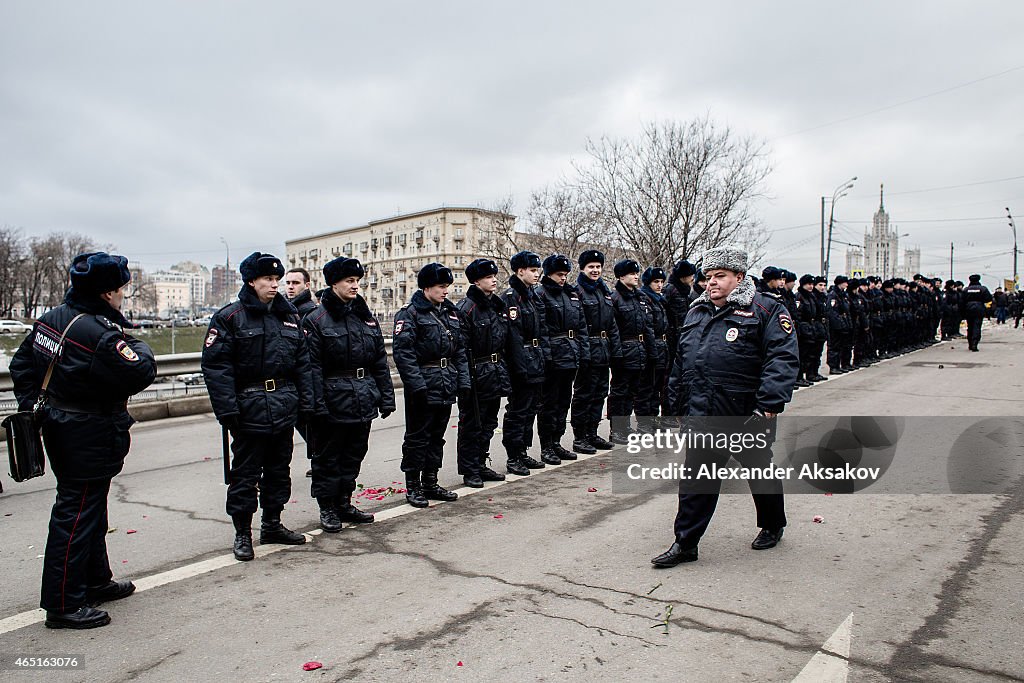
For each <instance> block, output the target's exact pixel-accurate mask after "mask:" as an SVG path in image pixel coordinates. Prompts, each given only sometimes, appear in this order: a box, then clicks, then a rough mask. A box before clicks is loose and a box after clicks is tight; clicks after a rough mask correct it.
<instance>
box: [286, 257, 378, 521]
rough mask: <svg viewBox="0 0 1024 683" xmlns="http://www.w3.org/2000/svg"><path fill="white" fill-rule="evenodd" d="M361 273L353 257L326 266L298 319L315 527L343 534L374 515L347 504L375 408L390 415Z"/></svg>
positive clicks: (375, 337)
mask: <svg viewBox="0 0 1024 683" xmlns="http://www.w3.org/2000/svg"><path fill="white" fill-rule="evenodd" d="M364 274H365V271H364V270H363V265H362V264H361V263H360V262H359V261H358V260H356V259H353V258H345V257H344V256H341V257H338V258H336V259H334V260H333V261H329V262H328V263H327V264H325V265H324V282H326V283H327V288H326V289H324V290H323V291H322V292H320V293H319V298H320V305H319V306H317V307H316V308H315V309H313V311H312V312H311V313H310V314H309V315H307V316H306V317H305V318H304V319H303V321H302V328H303V331H304V332H305V336H306V345H307V346H308V347H309V362H310V372H311V380H312V385H313V411H314V416H313V421H312V422H310V423H309V425H308V426H307V429H308V431H307V436H308V437H310V438H309V443H310V449H311V450H312V451H313V458H312V465H313V483H312V486H311V492H312V495H313V497H314V498H315V499H316V501H317V503H318V504H319V506H320V528H321V529H323V530H324V531H326V532H328V533H335V532H338V531H341V525H342V523H343V522H352V523H356V524H365V523H369V522H372V521H373V515H372V514H370V513H367V512H363V511H361V510H359V509H358V508H356V507H355V506H354V505H353V504H352V493H353V492H354V491H355V488H356V478H357V477H358V476H359V468H360V465H361V464H362V462H363V458H364V457H365V456H366V451H367V448H368V441H369V437H370V424H371V423H372V421H373V419H374V418H375V417H377V415H378V413H379V414H380V416H381V417H382V418H384V419H387V417H388V416H389V415H391V413H393V412H395V389H394V386H393V385H392V384H391V370H390V369H389V367H388V356H387V351H386V350H385V348H384V335H383V334H382V333H381V329H380V325H379V324H378V323H377V319H376V318H374V317H373V314H372V313H370V309H369V308H368V307H367V305H366V300H365V299H363V297H362V296H360V294H359V281H360V280H361V279H362V277H363V275H364Z"/></svg>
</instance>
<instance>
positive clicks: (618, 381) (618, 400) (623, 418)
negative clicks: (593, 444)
mask: <svg viewBox="0 0 1024 683" xmlns="http://www.w3.org/2000/svg"><path fill="white" fill-rule="evenodd" d="M642 374H643V370H627V369H626V368H623V367H615V368H612V384H611V392H610V393H609V394H608V419H609V420H610V421H611V423H612V431H613V432H618V433H620V434H624V433H626V432H627V431H628V430H629V418H630V416H631V415H632V414H633V409H634V407H635V403H636V398H637V395H638V393H639V392H640V376H641V375H642Z"/></svg>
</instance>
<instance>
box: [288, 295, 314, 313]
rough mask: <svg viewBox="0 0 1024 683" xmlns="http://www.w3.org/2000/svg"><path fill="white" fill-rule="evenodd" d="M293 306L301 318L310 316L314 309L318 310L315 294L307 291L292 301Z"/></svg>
mask: <svg viewBox="0 0 1024 683" xmlns="http://www.w3.org/2000/svg"><path fill="white" fill-rule="evenodd" d="M291 304H292V306H294V307H295V310H297V311H298V312H299V318H305V317H306V316H307V315H309V314H310V313H311V312H312V311H313V309H314V308H316V302H315V301H313V294H312V293H311V292H310V291H309V290H308V289H307V290H304V291H302V292H301V293H300V294H299V295H298V296H297V297H295V298H294V299H292V300H291Z"/></svg>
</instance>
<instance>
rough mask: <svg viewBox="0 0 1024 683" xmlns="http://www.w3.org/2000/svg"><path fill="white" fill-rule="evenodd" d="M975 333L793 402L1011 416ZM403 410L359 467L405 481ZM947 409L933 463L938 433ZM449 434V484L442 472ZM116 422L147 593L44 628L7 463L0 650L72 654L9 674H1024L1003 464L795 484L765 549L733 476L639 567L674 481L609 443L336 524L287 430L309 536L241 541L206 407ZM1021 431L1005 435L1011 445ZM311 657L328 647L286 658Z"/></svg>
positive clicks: (1023, 534)
mask: <svg viewBox="0 0 1024 683" xmlns="http://www.w3.org/2000/svg"><path fill="white" fill-rule="evenodd" d="M981 348H982V352H981V353H968V351H967V348H966V343H963V342H953V343H946V344H941V345H938V346H935V347H932V348H929V349H927V350H924V351H920V352H917V353H914V354H911V355H908V356H904V357H902V358H899V359H897V360H894V361H889V362H885V363H881V364H879V365H876V366H875V367H872V368H869V369H867V370H863V371H859V372H856V373H852V374H849V375H845V376H842V377H838V378H835V379H832V380H830V381H828V382H825V383H823V384H820V385H817V386H815V387H814V388H812V389H805V390H801V391H799V392H798V393H797V394H796V396H795V398H794V401H793V403H792V404H791V406H790V407H789V408H788V410H787V414H791V415H885V416H925V415H931V416H978V417H979V418H980V417H993V418H998V417H1000V416H1007V417H1016V418H1017V421H1018V422H1019V420H1020V416H1021V415H1022V414H1024V392H1022V391H1021V389H1022V387H1024V353H1022V351H1024V331H1022V330H1016V331H1015V330H1012V329H1005V328H1004V329H997V330H986V339H985V340H984V341H983V343H982V347H981ZM940 364H941V365H943V368H941V369H940V368H939V367H938V365H940ZM963 364H973V365H963ZM401 415H402V411H401V410H399V412H398V413H397V414H396V415H394V416H392V417H391V418H389V419H388V420H387V421H377V422H375V425H374V430H373V433H372V435H371V450H370V454H369V455H368V457H367V462H366V463H365V465H364V469H363V476H362V477H361V478H360V481H361V482H362V483H363V484H364V485H366V486H367V487H385V486H388V485H391V484H392V483H393V482H399V481H400V480H401V472H400V471H399V467H398V466H399V461H400V458H401V448H400V447H401V438H402V422H401V419H402V418H401ZM997 421H998V420H997ZM953 422H955V421H950V423H951V424H952V423H953ZM1008 422H1010V421H1008ZM454 423H455V421H454V419H453V421H452V424H454ZM938 424H939V425H940V426H939V427H937V429H936V434H935V441H936V444H937V445H936V458H937V459H939V458H941V457H943V452H942V451H943V447H942V441H943V439H945V438H952V436H955V434H953V433H952V432H950V434H948V435H947V434H946V433H945V432H944V430H943V429H942V428H941V424H942V423H941V421H939V422H938ZM449 433H450V438H449V440H448V441H449V443H448V446H447V447H446V467H445V470H444V472H442V483H445V484H448V485H456V484H458V483H460V478H459V477H457V476H456V474H455V470H454V460H455V453H454V445H455V443H454V441H455V439H454V437H455V430H454V429H452V430H450V432H449ZM499 440H500V435H498V436H496V439H495V447H494V448H492V452H493V453H496V454H499V453H501V449H500V446H498V445H497V444H498V441H499ZM133 441H134V443H133V448H132V453H131V455H130V456H129V458H128V460H127V463H126V466H125V470H124V472H123V473H122V474H121V475H120V476H118V477H117V478H116V479H115V480H114V485H113V487H112V490H111V499H110V524H111V526H112V529H111V531H110V533H109V535H108V537H107V539H108V547H109V554H110V559H111V564H112V565H113V567H114V572H115V575H117V576H119V577H131V578H134V579H135V580H136V582H137V584H139V587H140V590H139V592H138V593H137V594H136V595H134V596H132V597H130V598H128V599H126V600H124V601H121V602H118V603H112V604H109V605H108V606H107V607H108V609H109V611H110V613H111V616H112V617H113V623H112V624H111V625H110V626H107V627H105V628H101V629H95V630H91V631H82V632H69V631H51V630H48V629H45V628H44V627H43V626H42V623H41V617H40V613H39V611H38V610H36V609H35V608H36V607H37V604H38V583H39V572H40V566H41V557H40V555H41V553H42V548H43V545H44V543H45V535H46V520H47V518H48V511H49V506H50V505H51V504H52V500H53V493H52V487H53V480H52V479H51V478H50V477H49V476H47V477H44V478H40V479H36V480H32V481H30V482H25V483H22V484H15V483H13V482H11V481H10V480H9V479H6V478H5V481H4V485H5V487H6V489H7V490H6V492H5V493H3V494H2V495H0V515H2V516H0V524H2V527H0V528H2V529H3V543H2V544H0V572H2V576H3V577H4V580H3V581H2V582H0V607H2V609H0V666H2V667H4V668H7V669H10V668H11V667H10V661H11V660H12V658H13V657H15V656H18V655H22V656H40V655H50V656H57V655H78V656H79V657H81V662H80V665H81V668H80V669H79V670H78V671H63V672H52V671H47V672H44V671H26V670H19V671H13V672H10V673H9V671H7V670H5V671H3V674H0V675H2V676H3V677H4V678H5V680H35V679H37V678H38V679H40V680H41V679H42V678H43V677H44V676H45V677H47V678H48V679H50V680H57V681H63V680H81V681H86V680H88V681H126V680H143V681H200V680H217V679H221V680H245V681H271V680H274V681H298V680H316V681H321V680H370V681H377V680H381V681H384V680H389V681H394V680H409V679H416V680H427V681H433V680H449V679H454V678H457V677H459V678H463V679H465V680H489V681H505V680H508V681H522V680H582V679H590V680H622V679H625V678H626V677H636V678H639V679H650V680H674V681H708V680H711V681H719V680H723V681H731V680H752V681H789V680H794V679H796V678H798V677H801V676H802V678H801V679H800V680H816V681H838V680H847V676H848V677H849V680H853V681H888V680H920V681H1003V680H1024V626H1022V623H1021V614H1022V606H1024V598H1022V596H1024V591H1021V588H1020V567H1021V566H1022V565H1024V479H1022V478H1020V477H1016V478H1015V479H1012V480H1011V481H1003V482H1001V490H1002V491H1003V493H1001V494H999V495H994V494H985V495H957V494H946V495H940V494H934V493H905V494H890V495H868V494H856V495H850V496H843V495H831V496H827V495H824V494H821V493H816V494H808V495H792V496H789V497H787V513H788V516H789V527H788V528H787V530H786V535H785V538H784V540H783V541H782V543H781V544H780V545H779V546H778V547H777V548H775V549H773V550H769V551H763V552H755V551H752V550H751V549H750V547H749V544H750V541H751V539H752V538H753V537H754V535H755V534H756V533H757V529H756V528H755V526H754V515H753V508H752V505H751V502H750V497H749V495H746V494H741V495H726V496H723V497H722V500H721V502H720V505H719V509H718V512H717V514H716V517H715V520H714V522H713V524H712V526H711V528H710V530H709V532H708V535H707V536H706V537H705V539H704V541H703V542H702V544H701V547H700V551H701V557H700V560H699V561H698V562H696V563H693V564H688V565H681V566H679V567H676V568H674V569H670V570H655V569H652V568H651V566H650V564H649V559H650V557H652V556H653V555H656V554H657V553H659V552H661V551H662V550H664V549H665V548H666V547H667V546H668V545H669V544H670V543H671V541H672V536H671V522H672V517H673V515H674V511H675V498H674V496H671V495H653V494H651V493H648V492H639V493H631V494H621V493H615V492H613V491H612V490H611V476H610V472H611V471H612V470H613V469H615V468H617V467H622V466H623V464H624V463H625V462H627V461H628V459H629V457H630V456H628V455H627V454H626V453H625V451H624V449H622V448H620V449H617V450H615V451H611V452H608V453H603V454H599V455H598V456H595V457H591V458H588V459H584V460H581V461H579V462H576V463H572V464H569V465H566V466H562V467H558V468H549V469H547V470H544V471H543V472H541V473H538V474H534V475H532V476H530V477H528V478H523V479H517V480H516V481H510V482H507V483H505V484H502V485H489V486H488V488H486V489H483V490H482V491H478V492H474V493H473V494H472V495H468V496H464V497H463V499H461V500H460V501H457V502H455V503H451V504H439V505H437V506H435V507H431V508H428V509H425V510H416V511H413V510H412V508H409V507H408V506H405V505H404V504H403V503H404V500H403V499H402V496H387V495H385V496H383V500H376V498H377V496H376V495H375V496H366V497H364V498H362V499H360V506H361V507H363V508H364V509H368V510H371V511H376V512H378V513H380V512H382V511H383V514H379V515H378V517H379V519H378V521H377V522H376V523H374V524H372V525H369V526H364V527H360V528H346V529H345V530H344V531H342V532H341V533H340V534H337V535H328V534H320V533H319V531H318V529H317V526H316V520H317V516H316V505H315V503H314V502H313V501H312V500H311V499H310V497H309V489H308V485H309V480H308V479H306V478H305V477H304V476H303V473H304V471H305V469H306V466H307V461H306V458H305V449H304V446H303V444H302V442H301V440H299V439H298V438H297V439H296V447H295V457H294V460H293V465H292V474H293V494H292V498H293V499H294V502H293V503H291V504H290V505H289V506H288V508H287V510H286V511H285V516H284V520H285V522H286V523H287V524H289V525H290V526H292V527H293V528H299V529H301V530H304V531H307V532H313V533H312V534H311V536H310V542H309V543H307V544H306V545H305V546H301V547H289V548H283V547H281V546H267V547H262V548H258V549H257V550H258V553H259V556H258V557H257V559H256V560H255V561H253V562H249V563H238V562H235V561H234V560H233V559H231V557H230V542H231V538H232V529H231V525H230V521H229V520H228V518H227V517H226V515H225V513H224V501H223V497H224V486H223V484H222V483H221V463H220V460H219V458H220V452H219V450H220V432H219V428H218V426H217V424H216V422H215V421H214V420H213V419H212V417H210V416H196V417H189V418H179V419H175V420H167V421H162V422H154V423H144V424H140V425H137V426H136V427H135V428H134V429H133ZM568 442H569V439H568V437H567V438H566V440H565V445H568ZM1021 445H1022V441H1021V440H1020V439H1017V440H1016V441H1014V440H1012V439H1011V441H1010V442H1008V443H1006V444H1005V446H1006V448H1007V449H1008V452H1013V453H1014V454H1015V455H1016V456H1019V457H1024V451H1022V450H1021ZM947 446H948V444H947ZM947 451H948V448H947ZM496 460H498V461H499V462H498V463H496V465H503V464H504V459H503V458H501V457H499V458H496ZM1017 471H1018V470H1012V471H1011V474H1013V473H1016V472H1017ZM1013 476H1016V474H1014V475H1013ZM394 485H395V486H399V485H400V484H394ZM590 489H596V491H591V490H590ZM816 515H820V516H821V517H822V518H823V520H824V522H823V523H815V522H813V521H812V520H813V518H814V517H815V516H816ZM129 530H133V531H134V533H128V531H129ZM826 641H828V644H827V646H826ZM310 661H316V662H320V663H322V665H323V666H322V668H320V669H317V670H314V671H309V672H306V671H303V668H302V667H303V664H304V663H306V662H310Z"/></svg>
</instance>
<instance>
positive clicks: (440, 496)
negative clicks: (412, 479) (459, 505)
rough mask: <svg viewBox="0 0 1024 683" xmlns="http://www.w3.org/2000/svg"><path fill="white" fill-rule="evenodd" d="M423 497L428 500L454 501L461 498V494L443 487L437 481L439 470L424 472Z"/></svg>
mask: <svg viewBox="0 0 1024 683" xmlns="http://www.w3.org/2000/svg"><path fill="white" fill-rule="evenodd" d="M423 497H424V498H426V499H427V500H443V501H447V502H449V503H450V502H452V501H453V500H458V499H459V494H457V493H455V492H454V491H449V490H448V489H446V488H444V487H442V486H441V485H440V484H438V483H437V472H436V471H435V472H429V471H424V472H423Z"/></svg>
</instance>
